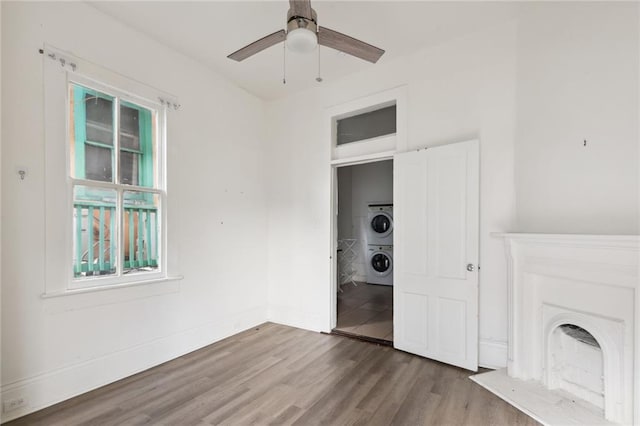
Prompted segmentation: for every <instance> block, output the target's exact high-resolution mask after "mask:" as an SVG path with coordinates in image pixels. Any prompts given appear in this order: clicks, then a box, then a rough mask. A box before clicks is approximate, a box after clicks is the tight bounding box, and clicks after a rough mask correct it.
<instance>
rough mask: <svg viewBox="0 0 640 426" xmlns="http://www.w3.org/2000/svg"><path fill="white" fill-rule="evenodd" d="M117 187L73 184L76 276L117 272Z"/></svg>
mask: <svg viewBox="0 0 640 426" xmlns="http://www.w3.org/2000/svg"><path fill="white" fill-rule="evenodd" d="M116 235H117V233H116V191H114V190H109V189H102V188H92V187H88V186H75V187H74V188H73V276H74V277H75V278H82V277H91V276H103V275H113V274H115V273H116V263H117V258H118V256H117V254H116V253H117V251H116V242H117V238H116Z"/></svg>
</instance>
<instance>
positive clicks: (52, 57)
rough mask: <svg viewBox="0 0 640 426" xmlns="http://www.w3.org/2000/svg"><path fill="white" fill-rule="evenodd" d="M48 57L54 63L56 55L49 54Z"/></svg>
mask: <svg viewBox="0 0 640 426" xmlns="http://www.w3.org/2000/svg"><path fill="white" fill-rule="evenodd" d="M49 57H50V58H51V59H53V60H54V61H55V59H56V54H55V53H49Z"/></svg>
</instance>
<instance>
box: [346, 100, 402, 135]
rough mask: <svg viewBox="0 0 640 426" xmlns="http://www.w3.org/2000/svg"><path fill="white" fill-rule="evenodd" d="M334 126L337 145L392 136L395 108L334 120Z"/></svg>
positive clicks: (394, 126)
mask: <svg viewBox="0 0 640 426" xmlns="http://www.w3.org/2000/svg"><path fill="white" fill-rule="evenodd" d="M336 124H337V126H336V127H337V135H336V144H337V145H343V144H346V143H351V142H358V141H362V140H366V139H371V138H376V137H379V136H386V135H392V134H394V133H396V106H395V105H391V106H387V107H382V108H378V109H375V110H373V111H369V112H364V113H360V114H357V115H352V116H349V117H345V118H340V119H338V120H336Z"/></svg>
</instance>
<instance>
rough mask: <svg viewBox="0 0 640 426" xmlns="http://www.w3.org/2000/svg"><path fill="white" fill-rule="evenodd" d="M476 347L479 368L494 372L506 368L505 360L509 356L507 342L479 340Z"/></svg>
mask: <svg viewBox="0 0 640 426" xmlns="http://www.w3.org/2000/svg"><path fill="white" fill-rule="evenodd" d="M478 346H479V347H478V364H479V365H480V367H485V368H491V369H493V370H496V369H498V368H504V367H506V366H507V358H508V356H509V347H508V344H507V342H503V341H499V340H484V339H480V344H479V345H478Z"/></svg>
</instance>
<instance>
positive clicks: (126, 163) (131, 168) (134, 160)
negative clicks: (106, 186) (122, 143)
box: [120, 151, 140, 185]
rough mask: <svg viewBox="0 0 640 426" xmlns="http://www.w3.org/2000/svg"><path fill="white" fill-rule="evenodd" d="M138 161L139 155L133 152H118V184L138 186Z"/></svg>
mask: <svg viewBox="0 0 640 426" xmlns="http://www.w3.org/2000/svg"><path fill="white" fill-rule="evenodd" d="M139 159H140V154H136V153H135V152H128V151H120V183H124V184H127V185H139V184H140V182H139V179H138V176H139V172H138V169H139V167H138V166H139Z"/></svg>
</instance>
